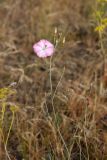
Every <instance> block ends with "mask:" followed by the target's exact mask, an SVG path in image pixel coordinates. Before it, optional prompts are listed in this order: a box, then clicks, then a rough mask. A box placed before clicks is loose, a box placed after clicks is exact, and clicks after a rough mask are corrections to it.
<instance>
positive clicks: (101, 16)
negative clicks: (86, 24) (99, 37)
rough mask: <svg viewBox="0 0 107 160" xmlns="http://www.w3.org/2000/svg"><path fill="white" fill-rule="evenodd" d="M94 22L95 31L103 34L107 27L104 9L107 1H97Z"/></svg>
mask: <svg viewBox="0 0 107 160" xmlns="http://www.w3.org/2000/svg"><path fill="white" fill-rule="evenodd" d="M96 7H97V8H96V12H95V16H96V20H97V26H96V28H95V31H98V32H101V33H103V32H104V31H105V29H106V27H107V17H106V8H107V0H97V6H96Z"/></svg>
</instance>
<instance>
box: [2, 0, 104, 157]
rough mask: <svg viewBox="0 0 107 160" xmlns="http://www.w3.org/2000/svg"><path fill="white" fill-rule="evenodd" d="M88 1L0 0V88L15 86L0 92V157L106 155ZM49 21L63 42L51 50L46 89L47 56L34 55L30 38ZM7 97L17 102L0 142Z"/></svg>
mask: <svg viewBox="0 0 107 160" xmlns="http://www.w3.org/2000/svg"><path fill="white" fill-rule="evenodd" d="M92 2H93V1H89V2H87V1H85V0H76V1H74V0H66V1H64V0H54V1H51V0H43V1H42V0H29V1H26V0H23V1H22V0H18V1H17V0H5V1H2V0H0V18H1V19H2V21H0V40H1V41H0V88H2V87H9V88H11V89H12V90H13V89H14V90H15V94H10V93H9V94H7V96H6V97H5V98H4V99H3V98H0V105H1V108H2V107H3V104H4V103H5V105H6V112H5V116H4V120H3V126H2V130H3V135H2V134H0V160H7V159H9V158H10V159H11V160H106V159H107V131H106V130H107V112H106V111H107V109H106V104H107V99H106V87H107V79H106V75H104V77H103V67H102V57H101V54H100V53H101V50H100V48H99V45H98V35H97V34H95V33H94V29H93V26H92V24H91V12H92V5H93V4H92ZM55 27H57V28H58V34H60V33H62V35H63V36H65V37H66V42H65V44H64V46H63V45H59V46H58V48H57V50H56V53H55V55H54V57H53V61H52V86H53V93H50V82H49V65H50V64H49V59H47V60H42V59H39V58H37V57H36V56H35V54H34V53H33V51H32V45H33V44H34V43H35V41H38V40H39V39H41V38H46V39H49V40H51V41H53V36H54V30H55ZM13 82H16V83H17V84H16V85H15V86H12V83H13ZM102 84H104V88H103V90H102V88H101V86H102ZM11 105H17V106H19V108H20V109H19V110H18V112H15V119H14V124H13V127H12V130H11V132H10V135H9V140H8V143H7V148H5V146H4V141H5V140H6V137H7V133H8V129H9V127H10V123H11V120H12V112H11V108H10V106H11ZM1 113H2V110H1ZM0 127H1V126H0ZM0 131H1V128H0ZM3 138H4V139H3ZM6 149H7V150H6Z"/></svg>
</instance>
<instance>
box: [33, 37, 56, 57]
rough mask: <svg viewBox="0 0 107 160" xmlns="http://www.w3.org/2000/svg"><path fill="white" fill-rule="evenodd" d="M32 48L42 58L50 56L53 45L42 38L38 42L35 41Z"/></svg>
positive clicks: (52, 51)
mask: <svg viewBox="0 0 107 160" xmlns="http://www.w3.org/2000/svg"><path fill="white" fill-rule="evenodd" d="M33 49H34V52H35V53H36V54H37V56H38V57H42V58H45V57H48V56H52V55H53V53H54V50H55V49H54V45H53V44H52V43H51V42H49V41H47V40H45V39H42V40H40V41H39V42H38V43H35V44H34V45H33Z"/></svg>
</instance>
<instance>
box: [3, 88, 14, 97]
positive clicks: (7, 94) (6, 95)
mask: <svg viewBox="0 0 107 160" xmlns="http://www.w3.org/2000/svg"><path fill="white" fill-rule="evenodd" d="M14 93H15V91H14V90H12V89H10V88H1V89H0V100H2V99H5V98H7V97H8V96H9V95H11V94H14Z"/></svg>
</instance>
